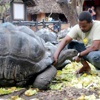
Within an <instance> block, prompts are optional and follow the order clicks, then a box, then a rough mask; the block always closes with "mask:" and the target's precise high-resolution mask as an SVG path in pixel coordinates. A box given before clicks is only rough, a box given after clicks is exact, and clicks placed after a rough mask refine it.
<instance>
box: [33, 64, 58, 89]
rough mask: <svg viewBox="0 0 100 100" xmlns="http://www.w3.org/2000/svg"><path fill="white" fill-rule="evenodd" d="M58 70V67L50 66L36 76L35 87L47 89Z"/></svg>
mask: <svg viewBox="0 0 100 100" xmlns="http://www.w3.org/2000/svg"><path fill="white" fill-rule="evenodd" d="M56 72H57V70H56V68H55V67H54V66H50V67H49V68H47V69H46V70H45V71H44V72H42V73H41V74H39V75H38V76H37V77H36V79H35V81H34V83H33V87H35V88H39V89H47V88H48V85H49V84H50V82H51V81H52V79H53V78H54V77H55V75H56Z"/></svg>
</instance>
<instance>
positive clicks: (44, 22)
mask: <svg viewBox="0 0 100 100" xmlns="http://www.w3.org/2000/svg"><path fill="white" fill-rule="evenodd" d="M42 24H43V28H45V27H46V25H45V21H44V19H43V22H42Z"/></svg>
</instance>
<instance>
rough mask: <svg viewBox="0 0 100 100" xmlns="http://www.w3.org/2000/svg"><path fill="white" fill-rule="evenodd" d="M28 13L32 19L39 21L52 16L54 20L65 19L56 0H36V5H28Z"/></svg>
mask: <svg viewBox="0 0 100 100" xmlns="http://www.w3.org/2000/svg"><path fill="white" fill-rule="evenodd" d="M28 15H31V19H32V20H36V19H37V20H38V21H41V20H43V19H46V20H47V18H48V17H52V18H53V19H54V20H58V19H60V20H62V21H63V20H65V21H66V18H65V16H64V15H63V12H62V10H61V8H60V7H59V5H58V4H57V2H56V0H37V6H34V7H28Z"/></svg>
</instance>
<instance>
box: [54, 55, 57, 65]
mask: <svg viewBox="0 0 100 100" xmlns="http://www.w3.org/2000/svg"><path fill="white" fill-rule="evenodd" d="M53 59H54V61H53V65H55V64H56V63H57V60H58V57H57V55H54V56H53Z"/></svg>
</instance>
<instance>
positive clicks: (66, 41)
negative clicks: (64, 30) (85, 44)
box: [54, 35, 72, 62]
mask: <svg viewBox="0 0 100 100" xmlns="http://www.w3.org/2000/svg"><path fill="white" fill-rule="evenodd" d="M71 40H72V38H71V37H69V36H68V35H66V37H65V38H64V39H63V40H62V41H61V42H60V44H59V46H58V48H57V50H56V52H55V54H54V61H55V62H57V59H58V56H59V54H60V52H61V51H62V49H63V48H64V47H65V46H66V45H67V44H68V43H69V42H70V41H71Z"/></svg>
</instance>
